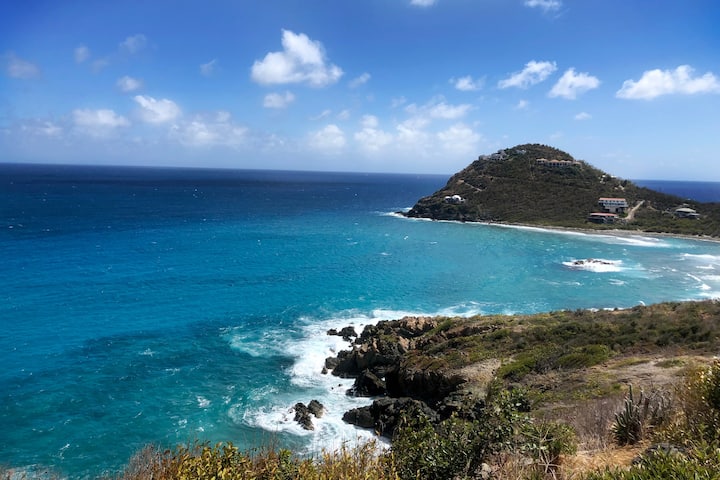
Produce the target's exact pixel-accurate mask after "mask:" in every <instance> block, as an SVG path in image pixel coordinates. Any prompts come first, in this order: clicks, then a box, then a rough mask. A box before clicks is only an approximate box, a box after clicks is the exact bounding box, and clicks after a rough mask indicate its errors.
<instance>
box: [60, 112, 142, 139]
mask: <svg viewBox="0 0 720 480" xmlns="http://www.w3.org/2000/svg"><path fill="white" fill-rule="evenodd" d="M73 122H74V123H75V126H76V127H77V128H78V130H80V131H82V132H85V133H87V134H89V135H92V136H97V137H102V136H105V135H107V134H109V133H110V132H111V131H113V130H115V129H116V128H119V127H127V126H129V125H130V121H129V120H128V119H127V118H125V117H123V116H122V115H118V114H117V113H115V112H114V111H113V110H110V109H100V110H90V109H75V110H73Z"/></svg>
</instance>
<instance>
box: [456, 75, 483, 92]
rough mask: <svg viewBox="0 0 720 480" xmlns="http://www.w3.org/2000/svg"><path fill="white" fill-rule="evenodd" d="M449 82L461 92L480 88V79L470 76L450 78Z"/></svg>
mask: <svg viewBox="0 0 720 480" xmlns="http://www.w3.org/2000/svg"><path fill="white" fill-rule="evenodd" d="M450 82H451V83H454V84H455V88H456V89H458V90H460V91H463V92H473V91H476V90H480V89H481V88H482V83H483V82H482V80H481V79H478V80H473V78H472V77H471V76H469V75H468V76H466V77H461V78H458V79H457V80H456V79H454V78H453V79H451V80H450Z"/></svg>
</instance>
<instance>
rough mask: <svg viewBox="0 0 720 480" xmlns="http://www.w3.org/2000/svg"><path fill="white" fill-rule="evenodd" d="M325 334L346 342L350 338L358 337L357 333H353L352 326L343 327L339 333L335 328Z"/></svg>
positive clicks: (353, 328)
mask: <svg viewBox="0 0 720 480" xmlns="http://www.w3.org/2000/svg"><path fill="white" fill-rule="evenodd" d="M327 334H328V335H335V336H338V337H342V339H343V340H347V341H348V342H349V341H350V340H351V338H356V337H357V336H358V334H357V332H356V331H355V327H352V326H350V327H344V328H343V329H342V330H340V331H338V330H337V329H335V328H331V329H330V330H328V331H327Z"/></svg>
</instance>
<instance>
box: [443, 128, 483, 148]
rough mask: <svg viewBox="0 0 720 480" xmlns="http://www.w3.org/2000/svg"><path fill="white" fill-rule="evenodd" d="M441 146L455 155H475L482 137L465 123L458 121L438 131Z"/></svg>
mask: <svg viewBox="0 0 720 480" xmlns="http://www.w3.org/2000/svg"><path fill="white" fill-rule="evenodd" d="M437 138H438V140H439V141H440V146H441V147H442V149H443V150H445V151H447V152H450V153H452V154H453V155H474V154H475V153H477V151H478V144H479V143H480V140H482V137H481V136H480V135H479V134H477V133H475V132H474V131H473V129H472V128H470V127H468V126H467V125H465V124H464V123H457V124H455V125H452V126H451V127H449V128H448V129H446V130H443V131H441V132H438V133H437Z"/></svg>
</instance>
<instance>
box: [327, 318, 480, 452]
mask: <svg viewBox="0 0 720 480" xmlns="http://www.w3.org/2000/svg"><path fill="white" fill-rule="evenodd" d="M439 324H440V320H439V319H438V318H434V317H433V318H431V317H405V318H402V319H400V320H389V321H381V322H379V323H378V324H377V325H369V326H367V327H365V329H364V330H363V332H362V333H361V334H360V335H358V334H357V333H356V332H355V331H354V329H352V327H346V328H344V329H342V330H340V331H336V330H330V331H328V334H329V335H339V336H342V337H343V338H345V339H347V340H348V341H351V348H350V349H349V350H343V351H341V352H339V353H338V354H337V355H336V356H334V357H328V358H327V359H326V360H325V366H324V368H323V372H324V373H326V374H332V375H336V376H338V377H342V378H354V379H355V383H354V384H353V386H352V388H350V389H349V390H348V391H347V394H348V395H352V396H359V397H376V398H375V399H374V400H373V403H372V404H371V405H368V406H365V407H361V408H354V409H352V410H350V411H348V412H346V413H345V414H344V416H343V420H344V421H345V422H347V423H350V424H352V425H355V426H357V427H361V428H368V429H373V430H374V431H375V433H376V434H378V435H382V436H384V437H387V438H392V436H393V433H394V431H395V428H396V427H397V425H398V424H399V422H400V421H401V419H402V417H403V415H412V416H417V414H419V413H420V412H422V413H423V414H424V415H425V417H426V418H428V419H429V420H430V421H431V422H432V423H435V422H440V421H442V420H444V419H446V418H448V417H450V415H452V414H456V415H458V416H460V417H462V418H468V419H472V418H474V417H475V412H477V411H478V410H479V409H482V408H483V406H484V400H483V399H481V398H479V397H477V398H476V396H475V395H474V394H472V393H470V392H469V391H465V390H464V389H463V385H464V384H465V383H466V379H465V378H464V377H463V376H462V375H460V374H458V373H457V372H454V371H450V370H447V371H446V370H443V369H437V368H427V369H426V368H421V367H420V366H418V365H414V364H413V363H412V362H410V361H408V359H409V358H410V357H411V356H412V355H413V352H414V351H415V350H417V349H418V348H421V347H426V346H427V345H424V344H423V335H424V334H426V333H428V332H430V331H432V330H434V329H437V328H438V326H439ZM353 338H354V340H351V339H353Z"/></svg>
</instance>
